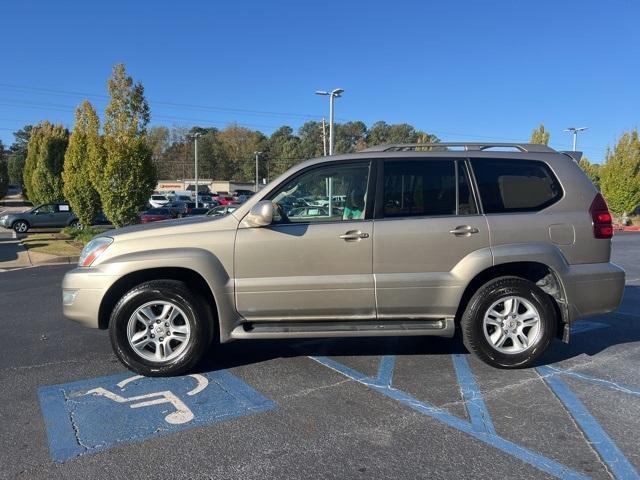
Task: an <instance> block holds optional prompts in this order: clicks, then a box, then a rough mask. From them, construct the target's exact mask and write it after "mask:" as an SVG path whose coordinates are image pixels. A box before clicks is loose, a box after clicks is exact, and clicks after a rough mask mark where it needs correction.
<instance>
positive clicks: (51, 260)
mask: <svg viewBox="0 0 640 480" xmlns="http://www.w3.org/2000/svg"><path fill="white" fill-rule="evenodd" d="M27 255H28V256H29V261H30V262H31V265H32V266H34V267H35V266H38V265H71V264H74V263H78V259H79V258H80V257H79V256H78V255H75V256H58V255H49V254H47V253H39V252H30V251H29V249H27Z"/></svg>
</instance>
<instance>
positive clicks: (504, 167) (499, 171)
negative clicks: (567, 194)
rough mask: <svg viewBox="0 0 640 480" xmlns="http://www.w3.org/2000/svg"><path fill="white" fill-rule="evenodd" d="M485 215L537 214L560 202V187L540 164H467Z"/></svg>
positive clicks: (486, 161)
mask: <svg viewBox="0 0 640 480" xmlns="http://www.w3.org/2000/svg"><path fill="white" fill-rule="evenodd" d="M471 164H472V166H473V172H474V174H475V177H476V181H477V183H478V190H479V192H480V199H481V200H482V206H483V207H484V212H485V213H515V212H537V211H540V210H543V209H545V208H547V207H549V206H550V205H553V204H554V203H556V202H557V201H558V200H560V199H561V198H562V187H561V186H560V183H559V182H558V180H557V178H556V177H555V175H554V174H553V172H552V171H551V169H550V168H549V166H548V165H547V164H545V163H544V162H539V161H536V160H508V159H484V158H482V159H480V158H476V159H473V160H471Z"/></svg>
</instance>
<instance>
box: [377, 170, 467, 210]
mask: <svg viewBox="0 0 640 480" xmlns="http://www.w3.org/2000/svg"><path fill="white" fill-rule="evenodd" d="M456 164H457V165H456ZM383 188H384V204H383V205H384V216H385V217H412V216H439V215H448V216H452V215H457V214H460V215H469V214H475V213H477V209H476V206H475V201H474V199H473V195H472V192H471V189H470V188H469V181H468V178H467V175H466V171H465V167H464V163H463V162H456V161H454V160H411V161H397V160H395V161H388V162H385V164H384V187H383ZM457 194H458V195H459V200H458V198H457Z"/></svg>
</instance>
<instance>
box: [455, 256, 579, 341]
mask: <svg viewBox="0 0 640 480" xmlns="http://www.w3.org/2000/svg"><path fill="white" fill-rule="evenodd" d="M504 276H514V277H520V278H524V279H526V280H529V281H531V282H533V283H535V284H536V285H537V286H538V287H539V288H540V289H541V290H542V291H543V292H545V293H546V294H548V295H549V296H550V297H551V298H552V300H553V305H554V308H555V310H556V319H557V321H558V329H557V332H558V336H559V337H560V338H562V340H564V341H568V340H569V329H568V325H569V322H570V320H569V311H568V307H567V297H566V294H565V291H564V287H563V284H562V281H561V279H560V276H559V275H558V273H557V272H556V271H555V270H554V269H553V268H552V267H550V266H549V265H546V264H544V263H541V262H536V261H514V262H506V263H500V264H498V265H493V266H491V267H488V268H486V269H484V270H482V271H480V272H479V273H478V274H476V276H475V277H473V278H472V279H471V281H470V282H469V283H468V284H467V286H466V288H465V289H464V292H463V293H462V297H461V299H460V303H459V305H458V309H457V311H456V317H455V318H456V322H459V321H460V319H461V318H462V315H463V314H464V311H465V310H466V308H467V305H468V303H469V301H470V300H471V297H472V296H473V294H474V293H475V292H476V291H477V290H478V289H479V288H480V287H481V286H482V285H484V284H485V283H487V282H489V281H490V280H493V279H494V278H498V277H504Z"/></svg>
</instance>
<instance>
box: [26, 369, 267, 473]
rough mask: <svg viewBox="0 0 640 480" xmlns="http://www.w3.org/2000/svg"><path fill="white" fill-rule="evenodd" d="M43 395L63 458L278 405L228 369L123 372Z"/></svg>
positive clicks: (53, 449) (55, 452) (52, 438)
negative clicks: (168, 374)
mask: <svg viewBox="0 0 640 480" xmlns="http://www.w3.org/2000/svg"><path fill="white" fill-rule="evenodd" d="M38 396H39V398H40V406H41V409H42V413H43V416H44V420H45V424H46V427H47V435H48V439H49V451H50V453H51V458H52V459H53V460H54V461H57V462H62V461H65V460H68V459H70V458H73V457H77V456H79V455H84V454H87V453H93V452H96V451H99V450H104V449H107V448H110V447H113V446H115V445H117V444H120V443H127V442H135V441H142V440H146V439H148V438H151V437H154V436H158V435H166V434H168V433H173V432H177V431H180V430H185V429H189V428H194V427H197V426H203V425H210V424H214V423H217V422H220V421H223V420H228V419H231V418H236V417H241V416H244V415H249V414H252V413H256V412H264V411H267V410H271V409H273V408H275V406H276V404H275V403H274V402H273V401H271V400H269V399H268V398H266V397H264V396H263V395H262V394H260V393H259V392H257V391H256V390H254V389H253V388H251V387H250V386H249V385H247V384H246V383H245V382H243V381H242V380H240V379H239V378H238V377H236V376H234V375H232V374H231V373H229V372H228V371H226V370H221V371H217V372H210V373H205V374H202V375H200V374H195V375H187V376H184V377H172V378H146V377H142V376H140V375H135V376H131V374H130V373H123V374H119V375H112V376H108V377H100V378H94V379H89V380H82V381H78V382H72V383H67V384H62V385H52V386H48V387H42V388H40V389H39V390H38Z"/></svg>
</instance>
